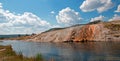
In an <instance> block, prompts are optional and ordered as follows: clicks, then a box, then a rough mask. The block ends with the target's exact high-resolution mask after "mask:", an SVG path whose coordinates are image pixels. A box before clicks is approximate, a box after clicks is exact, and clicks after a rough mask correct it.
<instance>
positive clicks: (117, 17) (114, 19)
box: [109, 14, 120, 21]
mask: <svg viewBox="0 0 120 61" xmlns="http://www.w3.org/2000/svg"><path fill="white" fill-rule="evenodd" d="M118 20H120V16H119V15H117V14H115V15H114V17H113V18H111V19H109V21H118Z"/></svg>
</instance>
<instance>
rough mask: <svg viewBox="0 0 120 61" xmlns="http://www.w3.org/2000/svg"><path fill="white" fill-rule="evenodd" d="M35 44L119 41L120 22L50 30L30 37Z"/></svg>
mask: <svg viewBox="0 0 120 61" xmlns="http://www.w3.org/2000/svg"><path fill="white" fill-rule="evenodd" d="M27 41H35V42H86V41H120V21H115V22H105V23H104V22H101V23H97V24H87V25H79V26H73V27H68V28H64V29H58V30H52V31H47V32H43V33H40V34H37V35H34V36H32V37H31V38H29V39H28V40H27Z"/></svg>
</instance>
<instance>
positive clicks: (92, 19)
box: [90, 15, 105, 22]
mask: <svg viewBox="0 0 120 61" xmlns="http://www.w3.org/2000/svg"><path fill="white" fill-rule="evenodd" d="M104 18H105V17H104V16H102V15H100V16H98V17H95V18H91V20H90V22H94V21H98V20H101V21H103V20H104Z"/></svg>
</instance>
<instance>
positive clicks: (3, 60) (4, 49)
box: [0, 45, 43, 61]
mask: <svg viewBox="0 0 120 61" xmlns="http://www.w3.org/2000/svg"><path fill="white" fill-rule="evenodd" d="M0 61H43V59H42V57H41V56H40V55H39V56H36V57H35V58H34V57H33V58H27V57H24V56H23V55H22V53H20V54H16V53H15V52H14V51H13V50H12V47H11V46H10V45H9V46H2V45H0Z"/></svg>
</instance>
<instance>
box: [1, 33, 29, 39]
mask: <svg viewBox="0 0 120 61" xmlns="http://www.w3.org/2000/svg"><path fill="white" fill-rule="evenodd" d="M26 35H27V34H13V35H0V39H3V38H16V37H21V36H26Z"/></svg>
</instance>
